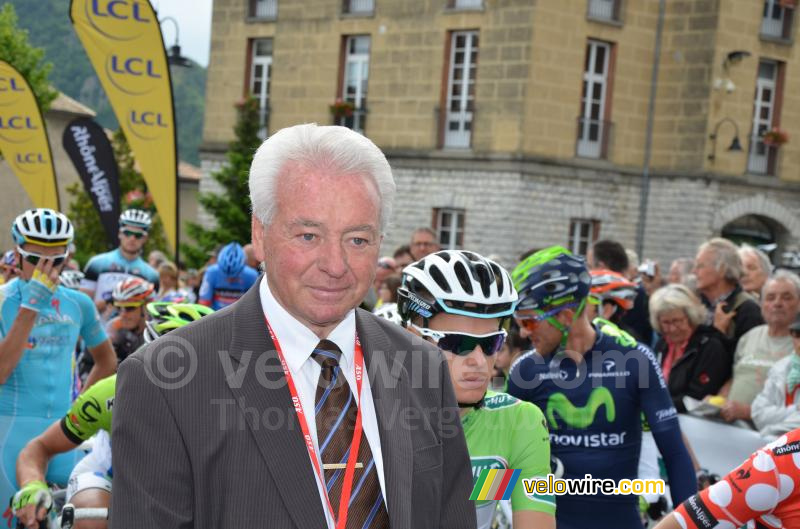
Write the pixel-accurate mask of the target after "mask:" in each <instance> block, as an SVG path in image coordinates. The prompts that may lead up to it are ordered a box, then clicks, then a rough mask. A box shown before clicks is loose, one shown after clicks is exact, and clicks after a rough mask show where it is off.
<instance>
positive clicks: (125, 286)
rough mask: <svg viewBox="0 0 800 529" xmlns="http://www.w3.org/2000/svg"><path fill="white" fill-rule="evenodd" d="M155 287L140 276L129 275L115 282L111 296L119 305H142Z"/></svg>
mask: <svg viewBox="0 0 800 529" xmlns="http://www.w3.org/2000/svg"><path fill="white" fill-rule="evenodd" d="M154 291H155V287H154V286H153V284H152V283H148V282H147V281H145V280H144V279H142V278H140V277H129V278H128V279H124V280H122V281H120V282H119V283H117V284H116V286H115V287H114V290H113V291H112V292H111V298H112V299H113V300H114V303H115V304H119V305H144V304H145V303H147V302H148V301H150V298H151V297H152V296H153V292H154Z"/></svg>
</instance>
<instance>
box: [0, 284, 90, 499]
mask: <svg viewBox="0 0 800 529" xmlns="http://www.w3.org/2000/svg"><path fill="white" fill-rule="evenodd" d="M24 286H25V281H22V280H19V279H15V280H13V281H11V282H10V283H7V284H5V285H3V286H2V287H0V339H5V337H6V336H7V334H8V332H9V330H10V329H11V326H12V325H13V323H14V320H15V319H16V317H17V313H18V312H19V307H20V303H21V301H22V288H23V287H24ZM79 337H80V338H83V341H84V343H85V344H86V346H87V347H89V348H92V347H96V346H98V345H100V344H101V343H102V342H103V341H105V340H106V333H105V331H104V330H103V326H102V325H101V324H100V320H99V316H98V314H97V310H96V309H95V306H94V303H93V302H92V300H91V299H90V298H89V296H87V295H86V294H84V293H82V292H78V291H76V290H70V289H67V288H64V287H61V286H59V287H57V289H56V292H55V294H54V295H53V299H52V301H51V302H50V306H48V307H46V308H45V309H44V310H42V311H41V312H40V313H39V315H38V316H37V319H36V323H35V324H34V327H33V329H32V330H31V333H30V335H29V336H28V340H27V345H26V347H25V351H24V352H23V353H22V357H21V358H20V360H19V362H18V363H17V365H16V367H15V368H14V370H13V371H12V372H11V375H10V376H9V377H8V379H7V380H6V381H5V383H3V384H1V385H0V449H2V468H1V469H0V474H2V475H0V501H5V499H6V498H8V497H9V496H10V495H12V494H14V492H15V491H16V479H15V468H16V460H17V455H18V454H19V451H20V450H21V449H22V448H23V447H24V446H25V444H27V442H28V441H30V440H31V439H32V438H33V437H35V436H37V435H39V434H40V433H42V432H43V431H44V430H45V429H46V428H47V427H48V426H50V424H51V423H53V421H54V420H55V419H57V418H58V417H61V416H63V415H64V413H66V411H67V410H68V409H69V406H70V403H71V390H72V384H73V369H74V361H75V360H74V359H75V345H76V343H77V341H78V338H79ZM75 457H76V456H75V455H74V454H71V455H65V457H58V458H56V459H55V460H53V461H52V462H51V463H50V466H49V467H48V475H47V477H48V479H51V480H53V481H55V482H57V483H64V484H65V483H66V482H67V480H68V479H69V472H70V471H71V469H72V466H73V465H74V463H75Z"/></svg>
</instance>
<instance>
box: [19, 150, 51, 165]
mask: <svg viewBox="0 0 800 529" xmlns="http://www.w3.org/2000/svg"><path fill="white" fill-rule="evenodd" d="M16 159H17V163H19V164H22V165H31V164H37V163H47V162H46V161H45V159H44V155H43V154H42V153H40V152H28V153H21V152H18V153H17V157H16Z"/></svg>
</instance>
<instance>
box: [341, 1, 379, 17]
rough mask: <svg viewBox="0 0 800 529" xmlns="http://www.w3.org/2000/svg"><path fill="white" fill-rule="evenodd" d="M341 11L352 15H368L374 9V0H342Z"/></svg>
mask: <svg viewBox="0 0 800 529" xmlns="http://www.w3.org/2000/svg"><path fill="white" fill-rule="evenodd" d="M342 9H343V11H344V12H345V13H348V14H353V15H369V14H372V13H373V12H374V11H375V0H344V5H343V7H342Z"/></svg>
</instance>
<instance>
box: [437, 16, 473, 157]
mask: <svg viewBox="0 0 800 529" xmlns="http://www.w3.org/2000/svg"><path fill="white" fill-rule="evenodd" d="M477 67H478V32H477V31H454V32H452V34H451V36H450V58H449V63H448V76H447V101H446V107H445V108H446V112H445V119H444V146H445V147H452V148H459V149H468V148H469V147H470V141H471V139H472V116H473V113H474V112H475V74H476V71H477Z"/></svg>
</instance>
